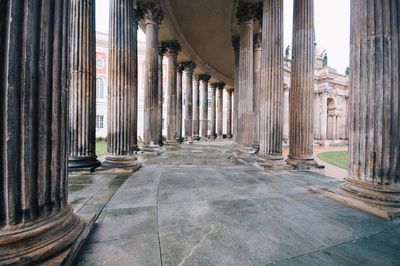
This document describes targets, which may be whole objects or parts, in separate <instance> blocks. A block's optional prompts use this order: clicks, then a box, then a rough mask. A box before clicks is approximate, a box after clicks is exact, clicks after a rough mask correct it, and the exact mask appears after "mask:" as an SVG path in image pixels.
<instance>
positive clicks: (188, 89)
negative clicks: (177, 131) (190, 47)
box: [182, 62, 198, 140]
mask: <svg viewBox="0 0 400 266" xmlns="http://www.w3.org/2000/svg"><path fill="white" fill-rule="evenodd" d="M182 66H183V70H184V72H183V73H184V79H183V80H184V91H185V99H184V101H185V106H186V108H185V139H187V140H192V139H193V70H194V69H195V68H196V65H195V64H194V63H193V62H183V63H182ZM197 97H198V96H197ZM197 115H198V114H197ZM197 120H198V119H197Z"/></svg>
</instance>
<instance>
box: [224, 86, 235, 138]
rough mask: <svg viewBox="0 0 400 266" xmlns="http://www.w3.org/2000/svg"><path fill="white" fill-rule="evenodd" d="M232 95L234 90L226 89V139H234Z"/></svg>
mask: <svg viewBox="0 0 400 266" xmlns="http://www.w3.org/2000/svg"><path fill="white" fill-rule="evenodd" d="M232 94H233V89H232V88H227V87H225V95H226V101H225V105H226V137H227V138H229V139H230V138H232V127H233V126H232Z"/></svg>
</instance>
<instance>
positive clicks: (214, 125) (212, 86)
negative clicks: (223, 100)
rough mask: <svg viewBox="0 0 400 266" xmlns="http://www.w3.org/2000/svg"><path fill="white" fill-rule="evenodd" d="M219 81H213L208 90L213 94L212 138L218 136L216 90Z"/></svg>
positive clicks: (211, 112)
mask: <svg viewBox="0 0 400 266" xmlns="http://www.w3.org/2000/svg"><path fill="white" fill-rule="evenodd" d="M217 87H218V85H217V83H213V84H211V86H209V90H208V92H209V93H210V94H211V106H210V117H209V120H210V128H209V129H210V139H215V138H216V130H215V129H216V118H217V117H216V116H217V113H216V106H215V103H216V101H215V98H216V90H217Z"/></svg>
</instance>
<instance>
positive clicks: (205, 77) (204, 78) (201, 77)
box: [199, 74, 211, 82]
mask: <svg viewBox="0 0 400 266" xmlns="http://www.w3.org/2000/svg"><path fill="white" fill-rule="evenodd" d="M210 78H211V76H210V75H208V74H200V75H199V81H204V82H208V81H209V80H210Z"/></svg>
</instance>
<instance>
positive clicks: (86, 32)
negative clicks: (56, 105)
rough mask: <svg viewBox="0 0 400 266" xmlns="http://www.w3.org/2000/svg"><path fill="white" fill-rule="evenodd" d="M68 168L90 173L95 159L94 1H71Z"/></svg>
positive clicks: (95, 161) (97, 162)
mask: <svg viewBox="0 0 400 266" xmlns="http://www.w3.org/2000/svg"><path fill="white" fill-rule="evenodd" d="M71 8H72V10H71V20H72V21H71V26H72V27H71V73H70V75H71V76H70V77H71V81H70V92H69V168H70V169H82V168H90V169H91V170H93V169H94V168H95V167H97V166H99V165H100V162H99V161H98V160H97V159H96V29H95V2H94V1H93V0H84V1H76V0H74V1H72V5H71Z"/></svg>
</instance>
